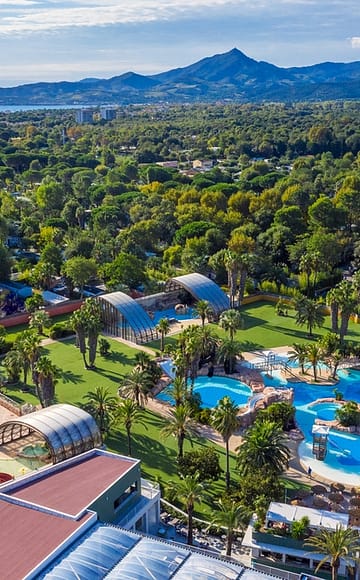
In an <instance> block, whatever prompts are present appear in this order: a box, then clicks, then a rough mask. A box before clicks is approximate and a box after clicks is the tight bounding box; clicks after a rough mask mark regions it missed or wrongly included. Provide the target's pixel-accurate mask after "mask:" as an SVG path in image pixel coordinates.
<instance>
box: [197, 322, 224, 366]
mask: <svg viewBox="0 0 360 580" xmlns="http://www.w3.org/2000/svg"><path fill="white" fill-rule="evenodd" d="M199 336H200V339H201V357H200V360H201V361H205V360H213V359H214V358H215V356H216V349H217V345H218V341H219V337H218V335H217V334H216V333H215V332H214V330H213V329H212V328H211V327H210V326H201V327H200V328H199Z"/></svg>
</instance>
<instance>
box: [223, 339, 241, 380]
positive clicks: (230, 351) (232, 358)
mask: <svg viewBox="0 0 360 580" xmlns="http://www.w3.org/2000/svg"><path fill="white" fill-rule="evenodd" d="M237 359H242V355H241V344H240V342H237V341H236V340H230V339H229V338H225V339H224V340H221V341H220V343H219V346H218V351H217V360H218V361H219V362H220V363H223V364H224V370H225V372H226V373H227V374H229V375H231V374H232V373H233V372H234V371H235V365H236V360H237Z"/></svg>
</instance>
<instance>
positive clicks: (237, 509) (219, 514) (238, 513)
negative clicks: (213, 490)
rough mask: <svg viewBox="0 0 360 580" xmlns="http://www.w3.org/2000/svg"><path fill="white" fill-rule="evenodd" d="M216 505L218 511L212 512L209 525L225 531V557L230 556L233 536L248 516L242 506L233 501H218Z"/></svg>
mask: <svg viewBox="0 0 360 580" xmlns="http://www.w3.org/2000/svg"><path fill="white" fill-rule="evenodd" d="M218 505H219V508H220V510H218V511H216V512H214V514H213V517H212V520H211V524H210V525H211V526H217V527H219V528H225V529H226V555H227V556H231V549H232V544H233V541H234V534H235V532H236V530H237V529H239V528H240V527H242V524H243V522H244V521H245V520H246V519H247V516H248V514H247V513H246V510H245V508H244V507H243V506H242V505H239V504H237V503H236V502H234V501H231V502H224V501H222V500H221V499H220V500H219V501H218Z"/></svg>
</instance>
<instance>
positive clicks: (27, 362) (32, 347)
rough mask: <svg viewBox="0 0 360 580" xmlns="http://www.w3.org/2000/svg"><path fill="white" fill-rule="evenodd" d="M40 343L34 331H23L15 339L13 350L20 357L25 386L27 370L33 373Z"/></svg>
mask: <svg viewBox="0 0 360 580" xmlns="http://www.w3.org/2000/svg"><path fill="white" fill-rule="evenodd" d="M40 342H41V339H40V336H39V335H38V334H37V333H36V332H34V330H24V331H23V332H22V333H21V334H19V335H18V336H17V337H16V339H15V348H16V349H17V350H18V351H19V353H21V356H22V367H23V373H24V383H25V384H26V382H27V375H28V372H29V370H30V369H31V370H32V371H34V366H35V363H36V361H37V360H38V358H39V356H40Z"/></svg>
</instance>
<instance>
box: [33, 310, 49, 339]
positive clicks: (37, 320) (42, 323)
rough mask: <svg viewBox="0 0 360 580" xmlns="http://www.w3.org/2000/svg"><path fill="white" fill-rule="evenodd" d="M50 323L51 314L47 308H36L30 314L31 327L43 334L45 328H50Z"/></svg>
mask: <svg viewBox="0 0 360 580" xmlns="http://www.w3.org/2000/svg"><path fill="white" fill-rule="evenodd" d="M50 324H51V322H50V316H49V315H48V313H47V312H46V310H35V312H33V313H32V314H31V316H30V320H29V328H32V329H35V330H37V332H38V333H39V334H43V333H44V328H48V327H49V326H50Z"/></svg>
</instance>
